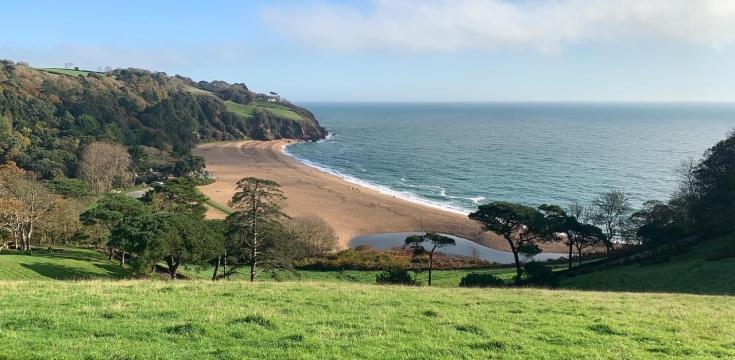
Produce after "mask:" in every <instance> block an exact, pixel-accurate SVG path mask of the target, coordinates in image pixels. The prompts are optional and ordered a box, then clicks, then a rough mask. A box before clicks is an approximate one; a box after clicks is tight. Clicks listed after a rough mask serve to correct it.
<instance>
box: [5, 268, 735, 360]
mask: <svg viewBox="0 0 735 360" xmlns="http://www.w3.org/2000/svg"><path fill="white" fill-rule="evenodd" d="M734 339H735V301H732V298H730V297H723V296H695V295H681V294H679V295H676V294H634V293H602V292H580V291H551V290H535V289H492V290H478V289H442V288H425V287H420V288H416V287H396V286H378V285H359V284H345V283H327V282H307V283H295V282H286V283H256V284H250V283H247V282H239V281H230V282H217V283H212V282H208V281H179V282H175V283H172V282H163V281H83V282H53V281H5V282H0V358H4V359H24V358H34V359H66V358H69V359H77V358H84V359H154V358H156V359H174V358H194V359H241V358H262V359H286V358H310V359H344V358H403V359H426V358H443V359H464V358H466V359H488V358H503V359H528V358H533V359H573V358H584V359H649V358H651V359H653V358H657V359H671V358H680V359H689V358H694V357H698V358H716V357H720V358H733V357H735V340H734Z"/></svg>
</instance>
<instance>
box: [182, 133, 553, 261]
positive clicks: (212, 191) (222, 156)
mask: <svg viewBox="0 0 735 360" xmlns="http://www.w3.org/2000/svg"><path fill="white" fill-rule="evenodd" d="M295 142H296V141H295V140H271V141H256V140H247V141H233V142H218V143H207V144H202V145H200V146H198V147H197V148H196V149H195V150H194V153H195V154H196V155H199V156H202V157H204V158H205V161H206V164H207V170H208V171H210V172H211V173H212V174H213V175H214V176H215V178H216V181H215V182H214V183H212V184H209V185H205V186H201V187H200V189H201V190H202V192H203V193H204V194H205V195H207V196H208V197H210V198H211V199H212V200H214V201H216V202H218V203H220V204H226V203H227V202H228V201H229V199H230V198H231V197H232V194H234V191H235V183H236V182H237V181H238V180H240V179H241V178H243V177H246V176H255V177H261V178H267V179H270V180H273V181H276V182H278V183H279V184H281V186H282V190H283V192H284V194H285V195H286V197H287V200H286V202H285V203H284V212H285V213H286V214H288V215H289V216H319V217H320V218H322V219H323V220H324V221H325V222H327V223H328V224H329V225H330V226H332V228H333V229H334V231H335V233H336V235H337V237H338V247H339V249H345V248H347V247H348V246H349V242H350V240H352V239H353V238H355V237H357V236H362V235H370V234H379V233H396V232H423V231H437V232H441V233H446V234H451V235H455V236H458V237H462V238H465V239H468V240H471V241H474V242H476V243H478V244H480V245H483V246H487V247H489V248H492V249H496V250H503V251H509V248H508V245H507V242H506V241H505V239H503V238H502V237H500V236H499V235H497V234H494V233H487V232H483V231H482V228H481V226H480V225H479V224H477V223H476V222H474V221H472V220H470V219H469V218H468V217H467V215H466V213H459V212H451V211H447V210H446V209H441V208H439V207H438V206H428V205H426V204H422V203H419V202H417V201H409V200H407V199H404V198H401V197H398V196H395V195H391V194H386V193H383V192H380V191H379V190H376V189H373V188H371V187H368V186H365V185H363V184H360V183H353V182H351V181H348V180H346V179H344V178H342V177H340V176H338V175H335V174H332V173H329V172H325V171H324V170H322V169H319V168H317V167H314V166H310V165H308V164H306V163H304V162H302V161H301V160H300V159H298V158H296V157H294V156H292V155H289V154H286V153H284V148H286V147H287V146H288V145H290V144H293V143H295ZM208 217H210V218H223V217H224V216H223V214H222V213H221V212H219V211H216V210H210V211H208ZM542 247H543V248H544V250H546V249H547V248H548V249H549V250H552V249H551V248H554V249H553V250H558V248H557V247H555V246H553V245H552V246H551V247H547V246H542Z"/></svg>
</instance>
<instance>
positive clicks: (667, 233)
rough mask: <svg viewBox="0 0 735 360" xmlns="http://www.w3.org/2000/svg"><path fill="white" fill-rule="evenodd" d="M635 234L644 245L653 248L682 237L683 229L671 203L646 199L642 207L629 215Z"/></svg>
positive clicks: (669, 243)
mask: <svg viewBox="0 0 735 360" xmlns="http://www.w3.org/2000/svg"><path fill="white" fill-rule="evenodd" d="M630 220H631V223H633V224H635V231H636V235H637V236H638V237H639V238H640V239H641V240H642V245H643V246H644V247H648V248H653V247H657V246H660V245H664V244H668V245H671V243H672V242H673V241H674V240H679V239H681V238H683V237H684V234H685V229H684V227H683V225H682V223H681V222H680V221H679V219H677V211H676V209H674V208H673V207H672V206H671V205H669V204H666V203H664V202H661V201H657V200H650V201H646V202H645V203H644V204H643V208H642V209H641V210H638V211H636V212H634V213H633V214H631V215H630Z"/></svg>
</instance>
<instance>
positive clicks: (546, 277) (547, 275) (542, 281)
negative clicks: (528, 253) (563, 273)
mask: <svg viewBox="0 0 735 360" xmlns="http://www.w3.org/2000/svg"><path fill="white" fill-rule="evenodd" d="M523 269H524V270H525V271H526V274H527V275H528V280H527V281H528V282H529V283H531V284H537V285H546V286H552V287H553V286H558V285H559V278H558V277H557V276H556V274H554V271H553V270H552V269H551V267H549V266H547V265H546V264H544V263H540V262H537V261H531V262H530V263H527V264H526V265H523Z"/></svg>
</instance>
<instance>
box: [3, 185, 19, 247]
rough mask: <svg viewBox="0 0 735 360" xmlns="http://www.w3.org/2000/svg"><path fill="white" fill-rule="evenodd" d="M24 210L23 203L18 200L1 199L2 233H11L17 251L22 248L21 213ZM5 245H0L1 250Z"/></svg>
mask: <svg viewBox="0 0 735 360" xmlns="http://www.w3.org/2000/svg"><path fill="white" fill-rule="evenodd" d="M22 209H23V203H21V202H20V201H18V200H17V199H12V198H6V197H2V198H0V233H2V232H4V233H9V234H10V235H11V236H12V238H13V243H14V244H15V248H16V249H18V248H19V246H20V244H19V242H18V236H19V235H20V224H21V222H20V213H21V211H22ZM4 245H5V244H3V245H0V249H2V248H3V247H4Z"/></svg>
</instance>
